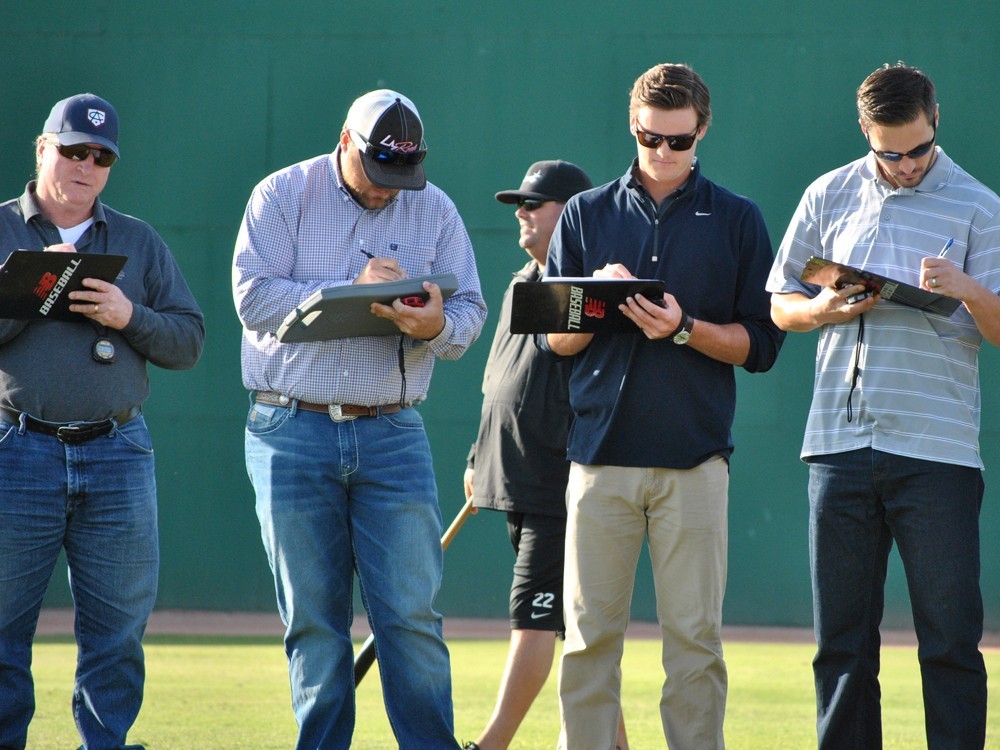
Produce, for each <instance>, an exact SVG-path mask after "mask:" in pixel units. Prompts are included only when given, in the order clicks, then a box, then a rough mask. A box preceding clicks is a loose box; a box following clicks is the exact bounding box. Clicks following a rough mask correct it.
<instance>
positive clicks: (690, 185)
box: [622, 156, 701, 200]
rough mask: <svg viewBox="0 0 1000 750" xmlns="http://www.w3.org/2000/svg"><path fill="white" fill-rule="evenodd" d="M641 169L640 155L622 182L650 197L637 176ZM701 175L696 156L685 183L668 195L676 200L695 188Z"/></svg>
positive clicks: (634, 160)
mask: <svg viewBox="0 0 1000 750" xmlns="http://www.w3.org/2000/svg"><path fill="white" fill-rule="evenodd" d="M638 171H639V157H638V156H637V157H635V158H634V159H633V160H632V166H630V167H629V168H628V172H626V173H625V175H624V176H623V177H622V183H623V184H624V185H625V187H626V188H627V189H629V190H632V191H633V192H638V193H639V194H640V195H642V196H644V197H646V198H649V193H648V192H647V191H646V188H645V187H643V184H642V181H641V180H640V179H639V178H638V177H636V176H635V175H636V172H638ZM700 175H701V164H700V163H699V161H698V157H695V159H694V163H693V164H692V165H691V174H690V175H688V178H687V179H686V180H684V184H683V185H681V186H680V187H679V188H677V189H676V190H674V191H673V192H672V193H671V194H670V195H668V196H667V198H668V199H669V200H674V199H675V198H679V197H680V196H682V195H684V193H686V192H688V191H689V190H693V189H694V186H695V184H696V183H697V182H698V177H699V176H700Z"/></svg>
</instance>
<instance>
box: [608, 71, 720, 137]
mask: <svg viewBox="0 0 1000 750" xmlns="http://www.w3.org/2000/svg"><path fill="white" fill-rule="evenodd" d="M641 107H657V108H659V109H687V108H688V107H693V108H694V111H695V112H696V113H697V114H698V125H699V126H702V125H708V124H709V123H710V122H712V98H711V96H710V95H709V93H708V86H706V85H705V81H703V80H702V77H701V76H700V75H698V74H697V73H695V72H694V70H693V69H692V68H691V67H690V66H688V65H684V64H677V63H661V64H659V65H654V66H653V67H652V68H650V69H649V70H647V71H646V72H645V73H643V74H642V75H641V76H639V77H638V78H637V79H636V80H635V83H634V84H632V93H631V96H630V98H629V105H628V114H629V117H630V118H632V117H635V113H636V112H638V111H639V109H640V108H641Z"/></svg>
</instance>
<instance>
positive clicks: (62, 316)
mask: <svg viewBox="0 0 1000 750" xmlns="http://www.w3.org/2000/svg"><path fill="white" fill-rule="evenodd" d="M126 260H128V257H127V256H125V255H103V254H95V253H60V252H44V251H41V250H15V251H14V252H12V253H11V254H10V255H9V256H8V258H7V261H6V262H5V263H4V264H3V268H2V269H0V318H7V319H13V320H83V314H82V313H75V312H70V310H69V306H70V305H71V304H73V302H72V300H70V298H69V293H70V292H75V291H79V290H80V289H83V288H84V286H83V280H84V279H101V280H102V281H107V282H108V283H113V282H114V280H115V279H117V278H118V274H119V273H120V272H121V270H122V268H123V267H124V265H125V261H126Z"/></svg>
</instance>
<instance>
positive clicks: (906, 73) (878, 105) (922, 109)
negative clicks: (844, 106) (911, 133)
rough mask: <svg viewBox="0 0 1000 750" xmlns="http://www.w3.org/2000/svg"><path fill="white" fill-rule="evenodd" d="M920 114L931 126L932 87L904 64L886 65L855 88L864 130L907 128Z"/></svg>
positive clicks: (934, 107) (934, 100)
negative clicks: (899, 126)
mask: <svg viewBox="0 0 1000 750" xmlns="http://www.w3.org/2000/svg"><path fill="white" fill-rule="evenodd" d="M921 114H923V115H924V116H926V117H927V121H928V122H930V123H933V122H934V116H935V115H936V114H937V95H936V94H935V92H934V83H933V82H932V81H931V79H930V78H928V77H927V75H926V74H925V73H924V72H923V71H921V70H917V69H916V68H912V67H910V66H909V65H906V64H904V63H903V62H897V63H896V64H895V65H889V64H888V63H886V64H885V65H883V66H882V67H881V68H879V69H878V70H876V71H874V72H873V73H872V74H871V75H870V76H868V77H867V78H866V79H865V80H864V81H863V82H862V84H861V85H860V86H859V87H858V117H859V118H860V120H861V122H862V123H863V124H865V125H866V126H867V125H889V126H894V125H906V124H908V123H911V122H913V121H914V120H916V119H917V118H918V117H919V116H920V115H921Z"/></svg>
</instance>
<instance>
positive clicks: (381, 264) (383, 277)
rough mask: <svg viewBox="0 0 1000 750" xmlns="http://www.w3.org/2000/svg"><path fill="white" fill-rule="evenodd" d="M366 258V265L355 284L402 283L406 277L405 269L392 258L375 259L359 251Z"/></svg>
mask: <svg viewBox="0 0 1000 750" xmlns="http://www.w3.org/2000/svg"><path fill="white" fill-rule="evenodd" d="M361 252H362V253H364V254H365V255H366V256H368V263H366V264H365V267H364V268H363V269H361V273H360V274H358V278H356V279H355V280H354V283H355V284H377V283H380V282H385V281H402V280H403V279H405V278H406V277H407V274H406V269H405V268H403V267H402V266H400V265H399V262H398V261H396V260H395V259H394V258H376V257H375V256H373V255H371V254H370V253H366V252H365V251H364V250H362V251H361Z"/></svg>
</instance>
